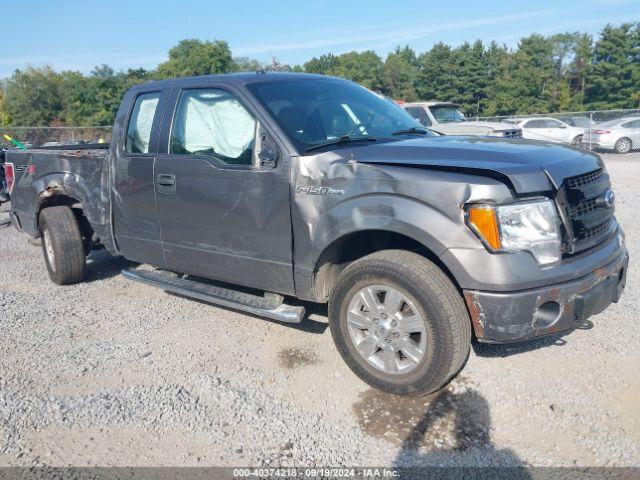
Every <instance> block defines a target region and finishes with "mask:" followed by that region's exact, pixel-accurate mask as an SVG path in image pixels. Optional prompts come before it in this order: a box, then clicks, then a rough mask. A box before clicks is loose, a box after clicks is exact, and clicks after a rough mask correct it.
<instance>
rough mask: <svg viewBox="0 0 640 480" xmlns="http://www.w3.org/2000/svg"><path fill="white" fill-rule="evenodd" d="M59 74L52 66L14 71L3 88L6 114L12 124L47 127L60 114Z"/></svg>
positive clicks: (61, 106) (61, 107)
mask: <svg viewBox="0 0 640 480" xmlns="http://www.w3.org/2000/svg"><path fill="white" fill-rule="evenodd" d="M60 83H61V82H60V75H59V74H57V73H56V72H55V71H54V70H53V69H52V68H51V67H48V66H45V67H42V68H34V67H27V68H26V69H25V70H16V71H15V72H14V73H13V75H12V76H11V77H10V78H9V79H8V80H7V82H6V87H5V95H6V99H5V105H6V107H5V108H6V115H8V116H9V117H10V119H11V123H12V124H14V125H28V126H40V125H49V124H50V123H51V122H52V121H53V120H54V119H57V118H59V116H60V114H61V113H62V109H63V103H62V91H61V85H60Z"/></svg>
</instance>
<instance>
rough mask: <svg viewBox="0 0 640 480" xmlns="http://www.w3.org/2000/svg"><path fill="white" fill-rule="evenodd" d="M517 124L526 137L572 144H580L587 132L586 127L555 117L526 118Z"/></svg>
mask: <svg viewBox="0 0 640 480" xmlns="http://www.w3.org/2000/svg"><path fill="white" fill-rule="evenodd" d="M516 125H517V126H518V127H520V128H521V129H522V136H523V137H524V138H528V139H530V140H545V141H547V142H557V143H570V144H572V145H580V144H581V143H582V139H583V137H584V133H585V130H584V128H580V127H572V126H571V125H568V124H566V123H564V122H562V121H560V120H557V119H555V118H546V117H539V118H525V119H524V120H520V121H518V122H517V123H516Z"/></svg>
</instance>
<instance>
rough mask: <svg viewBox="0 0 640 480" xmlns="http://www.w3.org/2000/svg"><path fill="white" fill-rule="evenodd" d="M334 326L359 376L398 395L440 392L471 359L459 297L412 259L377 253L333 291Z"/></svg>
mask: <svg viewBox="0 0 640 480" xmlns="http://www.w3.org/2000/svg"><path fill="white" fill-rule="evenodd" d="M329 323H330V327H331V334H332V336H333V339H334V342H335V344H336V347H337V348H338V350H339V351H340V354H341V355H342V357H343V359H344V360H345V362H346V363H347V365H349V367H350V368H351V369H352V370H353V372H354V373H355V374H356V375H358V376H359V377H360V378H361V379H362V380H364V381H365V382H367V383H368V384H370V385H371V386H373V387H375V388H378V389H380V390H383V391H385V392H389V393H393V394H399V395H404V394H417V395H425V394H428V393H431V392H434V391H436V390H438V389H439V388H441V387H443V386H444V385H445V384H446V383H447V382H448V381H449V380H451V378H453V376H455V375H456V374H457V373H458V372H459V371H460V370H461V368H462V367H463V365H464V363H465V361H466V359H467V357H468V355H469V348H470V344H471V323H470V321H469V316H468V313H467V310H466V307H465V305H464V302H463V300H462V297H461V295H460V293H459V292H458V290H457V289H456V287H455V286H454V285H453V283H452V282H451V280H450V279H449V278H448V277H447V275H445V274H444V272H443V271H442V270H440V268H438V267H437V266H436V265H435V264H433V263H432V262H430V261H428V260H427V259H425V258H424V257H422V256H420V255H418V254H416V253H412V252H407V251H400V250H386V251H382V252H376V253H373V254H371V255H368V256H366V257H364V258H362V259H360V260H357V261H355V262H354V263H352V264H351V265H349V266H348V267H347V268H346V269H345V270H344V271H343V272H342V273H341V274H340V276H339V278H338V279H337V281H336V284H335V287H334V288H333V290H332V293H331V298H330V300H329Z"/></svg>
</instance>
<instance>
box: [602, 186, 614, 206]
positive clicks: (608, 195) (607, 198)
mask: <svg viewBox="0 0 640 480" xmlns="http://www.w3.org/2000/svg"><path fill="white" fill-rule="evenodd" d="M615 202H616V194H615V193H613V190H611V189H610V188H608V189H607V190H606V191H605V192H604V205H605V206H606V207H607V208H613V204H614V203H615Z"/></svg>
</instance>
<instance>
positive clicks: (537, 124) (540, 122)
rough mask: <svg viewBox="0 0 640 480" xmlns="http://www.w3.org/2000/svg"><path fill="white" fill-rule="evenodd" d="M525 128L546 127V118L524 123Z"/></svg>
mask: <svg viewBox="0 0 640 480" xmlns="http://www.w3.org/2000/svg"><path fill="white" fill-rule="evenodd" d="M523 127H524V128H546V122H545V121H544V120H529V121H528V122H527V123H525V124H524V125H523Z"/></svg>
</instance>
